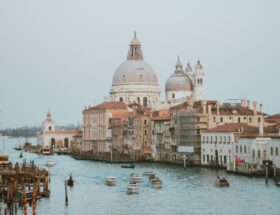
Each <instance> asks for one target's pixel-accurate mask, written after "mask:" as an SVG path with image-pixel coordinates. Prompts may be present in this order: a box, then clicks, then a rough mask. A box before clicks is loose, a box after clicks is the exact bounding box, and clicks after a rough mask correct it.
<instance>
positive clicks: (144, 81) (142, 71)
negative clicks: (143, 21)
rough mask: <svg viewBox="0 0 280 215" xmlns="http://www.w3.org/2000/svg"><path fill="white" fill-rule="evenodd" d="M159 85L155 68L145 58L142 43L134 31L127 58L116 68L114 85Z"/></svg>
mask: <svg viewBox="0 0 280 215" xmlns="http://www.w3.org/2000/svg"><path fill="white" fill-rule="evenodd" d="M133 84H141V85H158V80H157V76H156V73H155V71H154V69H153V68H152V67H151V66H150V65H149V64H148V63H146V62H145V61H144V60H143V54H142V50H141V44H140V42H139V40H138V39H137V37H136V33H134V38H133V39H132V41H131V42H130V46H129V50H128V54H127V60H126V61H125V62H124V63H122V64H121V65H120V66H119V67H118V69H117V70H116V72H115V74H114V77H113V82H112V86H116V85H133Z"/></svg>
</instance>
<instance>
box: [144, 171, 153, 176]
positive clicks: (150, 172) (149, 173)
mask: <svg viewBox="0 0 280 215" xmlns="http://www.w3.org/2000/svg"><path fill="white" fill-rule="evenodd" d="M143 175H144V176H150V175H155V173H154V171H147V172H143Z"/></svg>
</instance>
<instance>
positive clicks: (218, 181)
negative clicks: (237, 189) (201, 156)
mask: <svg viewBox="0 0 280 215" xmlns="http://www.w3.org/2000/svg"><path fill="white" fill-rule="evenodd" d="M215 186H217V187H229V182H228V181H227V180H226V179H225V178H219V177H218V178H217V179H216V181H215Z"/></svg>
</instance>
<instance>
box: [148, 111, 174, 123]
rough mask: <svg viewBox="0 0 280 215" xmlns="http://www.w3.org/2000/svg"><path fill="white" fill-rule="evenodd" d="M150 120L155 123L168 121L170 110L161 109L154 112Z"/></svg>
mask: <svg viewBox="0 0 280 215" xmlns="http://www.w3.org/2000/svg"><path fill="white" fill-rule="evenodd" d="M152 120H155V121H164V120H170V109H162V110H159V111H154V112H153V113H152Z"/></svg>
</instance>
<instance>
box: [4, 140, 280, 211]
mask: <svg viewBox="0 0 280 215" xmlns="http://www.w3.org/2000/svg"><path fill="white" fill-rule="evenodd" d="M17 143H18V141H17V140H16V139H9V140H6V142H5V148H6V149H5V153H7V154H9V155H10V158H11V161H12V162H16V161H21V159H20V158H19V156H18V155H19V152H17V151H14V150H13V149H12V147H13V146H14V145H16V144H17ZM2 145H3V144H2V142H1V144H0V146H1V153H3V150H2ZM23 156H24V158H26V159H27V161H29V160H30V159H31V160H34V161H35V164H36V165H38V166H42V167H44V166H45V163H46V162H47V161H48V160H51V161H52V162H53V163H54V164H55V166H54V167H52V168H51V183H50V189H51V195H50V198H48V199H41V200H39V201H38V205H37V214H67V215H71V214H85V215H87V214H98V215H111V214H113V215H114V214H116V215H126V214H127V215H131V214H132V215H133V214H137V215H138V214H139V215H140V214H141V215H143V214H144V215H145V214H147V215H148V214H149V215H150V214H155V215H157V214H160V215H165V214H166V215H167V214H168V215H169V214H174V215H177V214H278V212H279V210H280V206H279V204H278V202H279V199H280V189H279V188H277V187H276V186H275V185H274V183H273V181H272V180H270V181H269V184H268V185H266V184H265V180H264V179H263V178H248V177H243V176H236V175H227V174H226V172H225V171H223V170H212V169H206V168H197V167H196V168H186V170H183V168H182V167H179V166H173V165H163V164H152V163H142V164H137V165H136V168H135V169H122V168H121V167H120V166H121V165H120V164H108V163H102V162H93V161H79V160H75V159H73V158H71V157H68V156H57V155H53V156H38V155H36V154H31V153H24V154H23ZM149 170H154V171H155V172H156V173H157V174H158V175H159V177H160V178H161V179H162V180H163V188H162V189H152V188H151V187H150V186H149V182H148V181H147V180H146V179H145V178H143V179H144V180H143V182H142V183H141V184H140V186H139V191H140V193H139V194H138V195H133V196H131V195H127V194H126V187H127V185H128V180H129V178H130V173H132V172H139V173H141V174H142V173H143V172H145V171H149ZM70 173H72V174H73V177H74V180H75V185H74V187H72V188H71V189H68V194H69V205H68V206H65V202H64V179H65V177H66V176H68V175H69V174H70ZM109 175H113V176H116V177H117V179H118V184H117V186H116V187H107V186H105V185H104V179H105V178H106V177H107V176H109ZM217 175H221V176H226V178H227V179H228V180H229V181H230V188H225V189H221V188H217V187H215V186H214V181H215V179H216V176H217ZM2 207H3V206H2ZM21 210H22V209H19V211H18V214H22V211H21ZM28 210H29V213H31V208H28ZM1 211H3V208H2V210H1Z"/></svg>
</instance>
